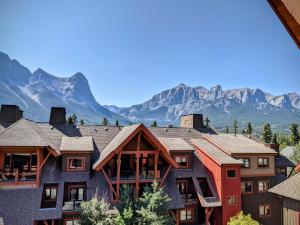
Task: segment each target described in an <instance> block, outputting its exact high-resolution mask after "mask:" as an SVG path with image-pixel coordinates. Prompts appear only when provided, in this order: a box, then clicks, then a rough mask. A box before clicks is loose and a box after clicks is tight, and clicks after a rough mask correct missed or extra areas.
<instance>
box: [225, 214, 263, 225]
mask: <svg viewBox="0 0 300 225" xmlns="http://www.w3.org/2000/svg"><path fill="white" fill-rule="evenodd" d="M227 225H259V223H258V222H257V221H256V220H254V219H252V217H251V215H250V214H248V215H245V214H244V213H243V211H241V212H239V213H238V214H237V215H235V216H233V217H231V218H230V219H229V222H228V223H227Z"/></svg>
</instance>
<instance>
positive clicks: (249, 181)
mask: <svg viewBox="0 0 300 225" xmlns="http://www.w3.org/2000/svg"><path fill="white" fill-rule="evenodd" d="M243 183H250V184H251V191H250V192H246V191H243V190H242V184H243ZM245 187H246V186H245ZM241 193H242V194H253V181H252V180H245V181H241Z"/></svg>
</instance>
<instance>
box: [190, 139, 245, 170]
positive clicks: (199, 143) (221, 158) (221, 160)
mask: <svg viewBox="0 0 300 225" xmlns="http://www.w3.org/2000/svg"><path fill="white" fill-rule="evenodd" d="M192 143H193V144H194V145H195V146H196V147H197V148H198V149H199V150H201V151H203V152H204V153H205V154H206V155H208V156H209V157H211V158H212V159H213V160H214V161H215V162H216V163H218V164H219V165H224V164H242V162H241V161H240V160H237V159H234V158H232V157H231V156H230V155H228V154H226V153H225V152H223V151H222V150H220V149H219V148H218V147H216V146H215V145H213V144H211V143H210V142H208V141H207V140H205V139H204V138H200V139H192Z"/></svg>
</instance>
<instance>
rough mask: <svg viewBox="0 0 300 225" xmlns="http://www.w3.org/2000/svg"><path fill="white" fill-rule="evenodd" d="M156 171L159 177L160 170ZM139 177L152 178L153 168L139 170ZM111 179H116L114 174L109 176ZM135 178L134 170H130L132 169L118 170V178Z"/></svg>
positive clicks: (153, 176) (153, 175)
mask: <svg viewBox="0 0 300 225" xmlns="http://www.w3.org/2000/svg"><path fill="white" fill-rule="evenodd" d="M157 173H158V178H160V174H161V172H160V170H158V171H157ZM139 178H140V179H145V180H147V179H154V178H155V174H154V170H149V171H142V172H140V176H139ZM111 179H112V180H113V181H116V180H117V177H116V176H112V178H111ZM135 179H136V171H132V170H121V171H120V180H135Z"/></svg>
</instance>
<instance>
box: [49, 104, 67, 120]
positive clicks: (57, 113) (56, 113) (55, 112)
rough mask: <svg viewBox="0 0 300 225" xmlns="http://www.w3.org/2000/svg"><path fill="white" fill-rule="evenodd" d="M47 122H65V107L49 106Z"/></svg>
mask: <svg viewBox="0 0 300 225" xmlns="http://www.w3.org/2000/svg"><path fill="white" fill-rule="evenodd" d="M49 123H50V124H65V123H66V109H65V108H64V107H51V114H50V119H49Z"/></svg>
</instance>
